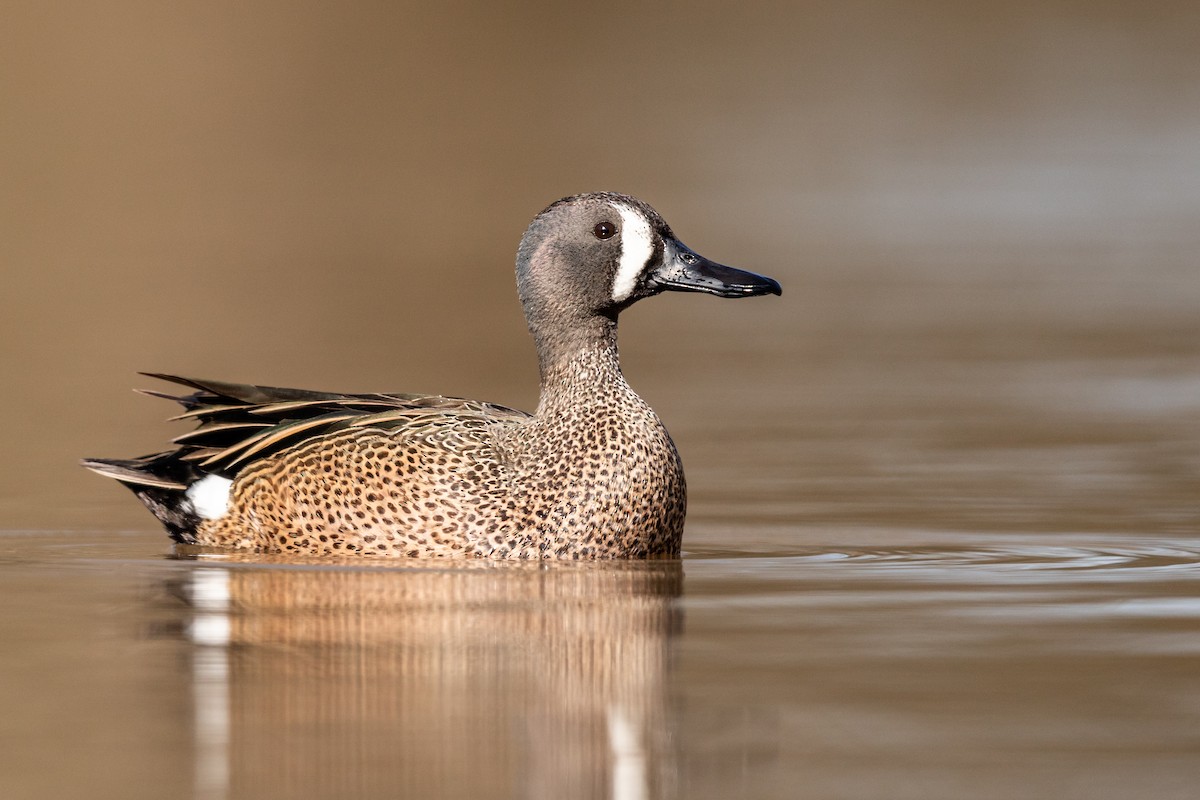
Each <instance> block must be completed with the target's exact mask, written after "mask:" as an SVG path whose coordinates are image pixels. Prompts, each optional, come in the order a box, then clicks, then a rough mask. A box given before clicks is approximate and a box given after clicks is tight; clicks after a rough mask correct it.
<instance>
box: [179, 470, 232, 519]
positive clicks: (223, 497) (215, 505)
mask: <svg viewBox="0 0 1200 800" xmlns="http://www.w3.org/2000/svg"><path fill="white" fill-rule="evenodd" d="M231 486H233V481H231V480H229V479H228V478H222V477H221V476H220V475H205V476H204V477H203V478H201V479H200V480H198V481H196V482H195V483H193V484H192V485H191V486H189V487H188V489H187V499H188V500H190V501H192V508H193V509H195V511H196V513H197V514H199V515H200V516H201V517H203V518H204V519H220V518H221V517H223V516H225V512H226V511H228V510H229V487H231Z"/></svg>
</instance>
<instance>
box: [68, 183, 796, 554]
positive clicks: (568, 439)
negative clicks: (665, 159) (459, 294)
mask: <svg viewBox="0 0 1200 800" xmlns="http://www.w3.org/2000/svg"><path fill="white" fill-rule="evenodd" d="M614 240H615V241H614ZM517 275H518V288H519V290H520V294H521V299H522V303H523V305H524V306H525V311H526V316H527V318H528V320H529V325H530V330H531V331H532V332H533V335H534V338H535V341H536V343H537V348H538V357H539V364H540V368H541V399H540V402H539V405H538V410H537V412H536V413H535V414H533V415H529V414H525V413H524V412H520V411H514V410H512V409H509V408H504V407H502V406H496V405H492V404H488V403H482V402H477V401H469V400H460V399H456V398H446V397H438V396H423V395H408V394H397V395H385V394H376V395H339V394H330V393H322V392H307V391H303V390H294V389H273V388H268V387H256V386H248V385H241V384H228V383H220V382H215V381H199V380H191V379H185V378H177V377H173V376H165V375H159V376H156V377H160V378H164V379H166V380H170V381H174V382H176V383H181V384H184V385H188V386H191V387H193V388H194V389H196V390H197V391H196V392H195V393H193V394H189V395H185V396H182V397H175V398H173V399H176V400H178V401H179V402H180V403H182V404H183V405H184V407H185V409H186V411H185V412H184V414H182V415H181V417H183V418H194V419H196V420H198V421H199V422H200V425H199V427H198V428H197V429H196V430H195V431H192V432H191V433H189V434H187V435H185V436H182V437H180V438H179V439H177V440H176V444H177V445H178V448H177V449H176V450H173V451H170V452H167V453H162V454H158V455H155V456H147V457H145V458H142V459H134V460H126V461H122V460H106V459H89V460H87V461H85V462H84V464H85V466H88V467H89V468H91V469H93V470H95V471H97V472H100V473H102V474H105V475H108V476H110V477H114V478H117V479H118V480H120V481H122V482H123V483H125V484H126V485H128V486H129V487H130V488H131V489H133V491H134V492H135V493H136V494H137V495H138V496H139V498H141V499H142V501H143V502H144V503H145V504H146V505H147V507H148V508H150V510H151V511H152V512H154V513H155V515H156V516H158V518H159V519H160V520H161V521H162V522H163V524H164V525H165V526H166V527H167V529H168V531H169V532H170V533H171V535H172V536H173V538H175V539H176V540H178V541H181V542H186V543H192V544H200V545H209V546H217V547H229V548H246V549H253V550H258V551H262V552H285V553H304V554H313V555H343V554H360V555H377V556H456V555H466V556H475V557H484V558H605V557H608V558H611V557H656V556H657V557H663V556H666V557H670V556H676V555H678V553H679V546H680V538H681V535H682V531H683V521H684V514H685V509H686V490H685V485H684V477H683V467H682V464H681V463H680V460H679V454H678V452H677V451H676V449H675V445H674V443H673V442H672V441H671V437H670V436H669V435H668V433H667V431H666V428H665V427H664V426H663V424H662V422H661V421H660V420H659V418H658V416H657V415H656V414H655V413H654V411H653V410H651V408H650V407H649V406H648V405H647V404H646V403H645V401H643V400H642V399H641V398H640V397H639V396H638V395H637V394H636V393H635V392H634V391H633V390H632V389H631V388H630V387H629V385H628V383H626V381H625V379H624V377H623V376H622V374H621V370H620V366H619V363H618V356H617V338H616V336H617V315H618V313H619V312H620V311H621V310H622V309H624V308H625V307H627V306H628V305H629V304H631V303H633V302H635V301H636V300H638V299H640V298H642V297H646V296H649V295H651V294H656V293H657V292H659V291H663V290H665V289H683V290H692V291H706V292H710V293H714V294H718V295H722V296H749V295H753V294H763V293H767V292H773V293H778V291H779V287H778V284H776V283H775V282H774V281H771V280H770V279H769V278H762V277H760V276H756V275H753V274H751V273H745V272H741V271H739V270H732V269H731V268H728V267H721V266H720V265H717V264H713V263H712V262H709V261H707V260H705V259H703V258H701V257H700V256H697V255H696V254H694V253H692V252H691V251H690V250H688V249H687V248H686V247H684V246H683V245H682V244H680V243H679V242H678V240H676V239H675V238H674V235H673V234H672V233H671V230H670V228H669V227H667V225H666V223H665V222H663V220H662V218H661V217H659V216H658V214H657V213H655V212H654V211H653V210H652V209H650V208H649V206H646V205H645V204H644V203H641V202H640V201H638V200H635V199H634V198H631V197H627V196H625V195H615V194H593V195H581V196H578V197H574V198H567V199H565V200H562V201H559V202H558V203H555V204H554V205H552V206H550V207H549V208H548V209H546V211H544V212H542V214H540V215H539V216H538V217H537V218H536V219H535V220H534V222H533V224H531V226H530V229H529V231H528V232H527V233H526V235H525V237H524V239H523V240H522V244H521V248H520V251H519V252H518V262H517ZM211 476H217V477H216V478H215V479H214V478H212V477H211ZM223 479H226V480H228V481H230V483H225V480H223ZM201 490H203V492H211V491H218V492H220V491H224V492H226V494H225V495H224V496H223V497H222V498H220V499H221V501H222V502H220V503H218V504H216V505H215V507H214V504H213V502H212V501H211V499H210V498H208V497H202V496H201Z"/></svg>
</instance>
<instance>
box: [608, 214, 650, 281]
mask: <svg viewBox="0 0 1200 800" xmlns="http://www.w3.org/2000/svg"><path fill="white" fill-rule="evenodd" d="M613 208H615V209H616V210H617V213H618V214H620V215H621V263H620V265H619V266H618V267H617V275H616V277H615V278H613V293H612V299H613V302H614V303H621V302H624V301H625V300H627V299H628V298H629V295H631V294H633V287H635V286H637V279H638V277H639V276H641V274H642V270H643V269H645V268H646V262H648V261H649V260H650V256H652V255H654V231H653V230H651V229H650V220H648V219H646V217H645V216H644V215H643V214H642V213H641V212H640V211H637V210H636V209H633V208H630V207H629V206H627V205H624V204H621V203H614V204H613Z"/></svg>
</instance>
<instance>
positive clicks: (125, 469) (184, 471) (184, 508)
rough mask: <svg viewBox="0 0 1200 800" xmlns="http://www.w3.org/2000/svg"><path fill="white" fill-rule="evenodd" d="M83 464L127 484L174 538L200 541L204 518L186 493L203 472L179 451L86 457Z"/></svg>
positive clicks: (185, 541)
mask: <svg viewBox="0 0 1200 800" xmlns="http://www.w3.org/2000/svg"><path fill="white" fill-rule="evenodd" d="M80 463H81V464H82V465H83V466H85V467H87V468H88V469H90V470H91V471H92V472H95V473H98V474H100V475H103V476H105V477H107V478H113V479H115V480H117V481H119V482H120V483H121V484H122V485H124V486H127V487H128V488H129V490H130V491H131V492H133V493H134V494H135V495H136V496H137V498H138V499H139V500H141V501H142V504H143V505H144V506H146V508H147V509H149V510H150V513H151V514H153V515H154V516H155V517H157V518H158V521H159V522H161V523H162V524H163V527H165V528H166V529H167V533H168V534H170V536H171V538H172V539H174V540H175V541H177V542H182V543H183V544H195V543H196V526H197V525H199V524H200V517H199V516H198V515H197V514H196V511H195V509H194V508H193V507H192V502H191V500H189V499H188V497H187V494H186V492H187V488H188V486H189V485H190V484H191V483H193V482H195V481H196V480H199V478H200V477H201V476H202V475H203V473H201V472H200V471H199V470H198V469H196V468H195V466H193V465H192V464H190V463H188V462H186V461H181V460H180V459H179V457H178V451H174V452H169V453H155V454H154V455H149V456H143V457H141V458H128V459H122V458H85V459H83V460H82V461H81V462H80Z"/></svg>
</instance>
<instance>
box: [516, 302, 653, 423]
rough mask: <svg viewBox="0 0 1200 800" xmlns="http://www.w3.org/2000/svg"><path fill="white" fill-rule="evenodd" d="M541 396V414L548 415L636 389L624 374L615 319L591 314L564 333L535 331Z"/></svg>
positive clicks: (539, 410) (540, 415)
mask: <svg viewBox="0 0 1200 800" xmlns="http://www.w3.org/2000/svg"><path fill="white" fill-rule="evenodd" d="M534 338H535V340H536V342H537V351H538V369H539V371H540V373H541V398H540V400H539V401H538V410H537V415H538V416H539V417H546V416H550V415H554V414H556V413H560V412H565V411H570V410H572V409H577V408H578V407H579V405H580V404H586V403H588V402H594V401H595V400H596V399H598V398H601V397H605V396H608V397H609V398H610V399H611V393H610V392H606V391H604V390H605V389H606V388H607V389H617V390H618V394H625V393H626V392H629V393H630V394H632V391H631V390H630V389H629V385H628V384H627V383H625V376H624V375H622V374H621V364H620V359H619V357H618V355H617V321H616V319H615V318H610V317H607V316H602V315H596V316H590V317H588V318H586V319H585V320H583V321H581V322H580V323H578V324H576V325H574V326H572V328H571V329H570V330H569V331H565V332H564V333H563V334H559V335H555V334H543V333H540V332H535V334H534Z"/></svg>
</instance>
